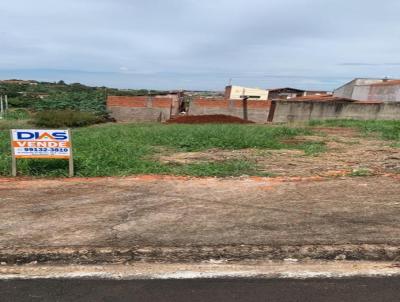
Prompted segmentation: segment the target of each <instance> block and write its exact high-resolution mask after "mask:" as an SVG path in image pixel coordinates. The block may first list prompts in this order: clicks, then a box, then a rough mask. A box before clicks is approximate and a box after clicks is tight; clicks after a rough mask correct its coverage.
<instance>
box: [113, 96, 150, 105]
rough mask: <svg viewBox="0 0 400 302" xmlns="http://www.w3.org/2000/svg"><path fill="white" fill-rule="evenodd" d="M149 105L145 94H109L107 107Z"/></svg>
mask: <svg viewBox="0 0 400 302" xmlns="http://www.w3.org/2000/svg"><path fill="white" fill-rule="evenodd" d="M115 106H118V107H147V97H145V96H134V97H131V96H109V97H108V98H107V107H115Z"/></svg>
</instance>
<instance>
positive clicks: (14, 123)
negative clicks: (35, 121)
mask: <svg viewBox="0 0 400 302" xmlns="http://www.w3.org/2000/svg"><path fill="white" fill-rule="evenodd" d="M31 127H32V124H31V123H30V120H14V119H10V120H8V119H3V120H0V131H1V130H3V131H4V130H10V129H24V128H25V129H26V128H31ZM3 136H4V135H3V134H2V135H1V139H3ZM0 156H1V154H0Z"/></svg>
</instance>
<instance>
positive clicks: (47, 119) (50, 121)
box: [33, 110, 104, 127]
mask: <svg viewBox="0 0 400 302" xmlns="http://www.w3.org/2000/svg"><path fill="white" fill-rule="evenodd" d="M101 122H104V119H103V118H102V117H99V116H97V115H95V114H93V113H91V112H79V111H73V110H45V111H40V112H38V113H36V114H35V115H34V117H33V123H34V124H35V125H36V126H39V127H82V126H88V125H93V124H97V123H101Z"/></svg>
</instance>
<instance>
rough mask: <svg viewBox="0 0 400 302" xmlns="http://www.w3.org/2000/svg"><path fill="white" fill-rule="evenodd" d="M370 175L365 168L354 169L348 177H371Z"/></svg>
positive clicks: (369, 171)
mask: <svg viewBox="0 0 400 302" xmlns="http://www.w3.org/2000/svg"><path fill="white" fill-rule="evenodd" d="M371 175H372V172H371V170H369V169H365V168H360V169H354V170H353V171H351V173H350V174H349V176H352V177H365V176H371Z"/></svg>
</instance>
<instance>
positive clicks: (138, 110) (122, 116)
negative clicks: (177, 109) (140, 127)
mask: <svg viewBox="0 0 400 302" xmlns="http://www.w3.org/2000/svg"><path fill="white" fill-rule="evenodd" d="M173 101H174V100H173V99H172V98H170V97H148V96H109V97H108V98H107V109H108V110H109V111H110V114H111V116H112V117H113V118H115V119H116V120H117V121H123V122H126V121H130V122H155V121H165V120H167V119H169V118H170V117H171V113H172V110H173ZM172 114H173V113H172Z"/></svg>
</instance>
